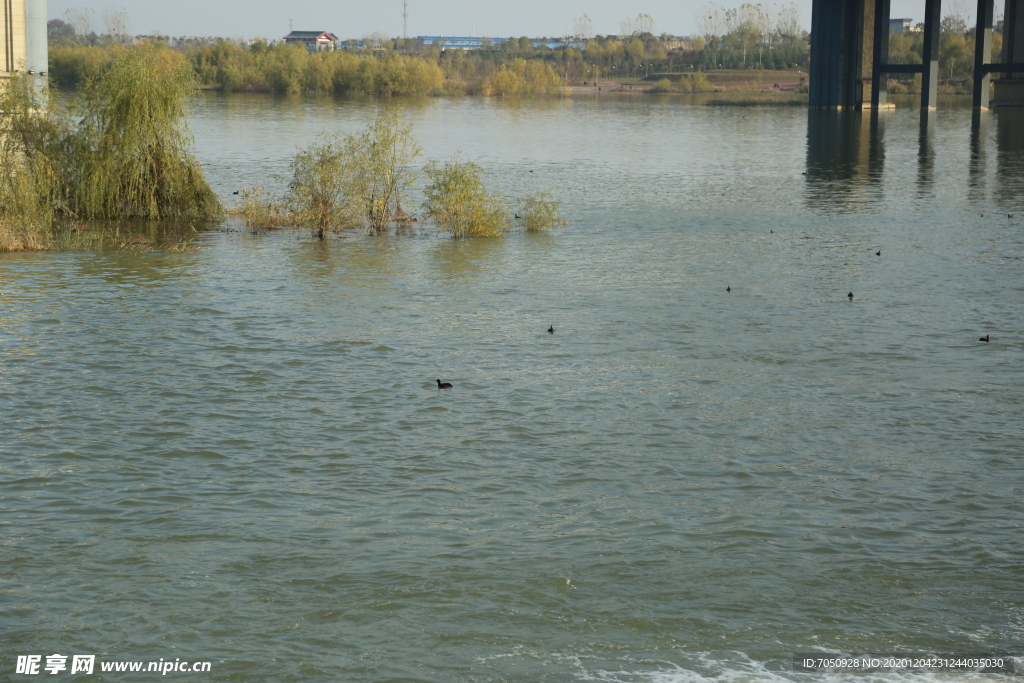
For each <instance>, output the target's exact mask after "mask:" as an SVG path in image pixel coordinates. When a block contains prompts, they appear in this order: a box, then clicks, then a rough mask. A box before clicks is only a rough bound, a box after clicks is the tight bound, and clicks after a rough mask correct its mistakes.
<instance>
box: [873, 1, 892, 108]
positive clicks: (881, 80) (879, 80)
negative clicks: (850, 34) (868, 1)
mask: <svg viewBox="0 0 1024 683" xmlns="http://www.w3.org/2000/svg"><path fill="white" fill-rule="evenodd" d="M890 1H891V0H875V16H874V20H875V37H874V46H873V47H874V50H873V56H872V60H871V66H872V69H871V108H872V109H879V108H881V107H884V106H885V105H886V96H887V95H888V90H887V87H888V78H889V77H888V75H887V74H885V73H883V72H882V65H883V64H885V63H887V62H888V61H889V16H890V10H889V6H890Z"/></svg>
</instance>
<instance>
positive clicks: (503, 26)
mask: <svg viewBox="0 0 1024 683" xmlns="http://www.w3.org/2000/svg"><path fill="white" fill-rule="evenodd" d="M407 2H408V32H409V36H410V37H414V36H418V35H446V36H452V35H461V36H468V35H475V36H524V35H525V36H531V37H539V36H561V35H566V34H568V33H572V32H573V26H574V20H575V19H576V18H577V17H580V16H582V15H583V14H587V15H588V16H589V17H590V19H591V22H592V25H593V29H594V33H595V34H599V35H608V34H618V33H620V30H619V24H620V22H621V21H622V20H623V19H625V18H626V17H635V16H636V15H637V14H639V13H641V12H642V13H645V14H649V15H651V16H652V17H653V18H654V21H655V27H656V29H655V33H659V34H660V33H663V32H664V33H670V34H673V35H684V36H685V35H690V34H696V33H697V22H696V17H697V15H698V13H699V12H700V10H701V8H702V7H703V6H705V5H707V4H708V0H631V1H630V2H628V3H626V2H621V1H615V0H517V1H515V2H508V1H503V2H494V1H492V0H407ZM741 2H742V0H720V1H719V2H717V3H714V4H717V5H719V6H721V7H726V8H728V7H735V6H738V5H739V4H740V3H741ZM961 2H962V4H963V5H964V6H966V7H967V9H968V15H971V14H972V13H971V12H970V11H969V10H970V6H971V5H975V4H976V3H974V2H973V1H972V2H965V1H964V0H961ZM765 4H773V5H775V6H779V5H781V4H790V3H779V2H775V3H765ZM792 4H794V5H796V7H797V8H798V10H799V12H800V21H801V23H802V24H803V26H804V28H807V29H809V28H810V24H811V0H796V1H795V2H793V3H792ZM943 4H944V5H945V6H947V7H948V6H949V5H950V3H949V1H948V0H947V2H945V3H943ZM996 4H997V6H1001V5H1002V3H1001V2H997V3H996ZM68 9H91V10H93V12H94V13H95V17H96V19H95V23H94V27H95V29H96V30H97V32H103V28H104V19H103V17H104V13H105V12H110V11H119V10H123V11H124V12H125V13H126V15H127V29H128V32H129V33H130V34H133V35H138V34H151V33H154V32H159V33H162V34H164V35H169V36H220V37H225V38H254V37H257V36H262V37H266V38H270V39H275V38H280V37H283V36H284V35H285V34H287V33H288V30H289V28H288V27H289V22H291V23H290V25H291V26H292V27H293V28H294V29H296V30H309V31H313V30H324V31H331V32H332V33H334V34H335V35H337V36H338V37H339V38H343V39H344V38H362V37H365V36H368V35H370V34H373V33H375V32H382V33H384V34H386V35H388V36H391V37H402V32H403V26H402V0H361V1H359V2H356V1H354V0H294V1H292V2H287V1H286V2H282V1H281V0H246V1H244V2H243V1H241V0H174V1H173V2H166V1H165V0H162V1H159V2H158V1H157V0H115V1H114V2H110V3H102V4H100V3H89V2H83V0H49V2H48V6H47V10H48V14H49V18H50V19H64V18H65V12H66V10H68ZM923 15H924V0H892V16H893V17H894V18H896V17H910V18H912V19H914V20H915V21H920V20H921V18H922V17H923ZM968 18H969V19H970V20H973V16H969V17H968Z"/></svg>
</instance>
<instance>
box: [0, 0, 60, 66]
mask: <svg viewBox="0 0 1024 683" xmlns="http://www.w3.org/2000/svg"><path fill="white" fill-rule="evenodd" d="M47 58H48V54H47V49H46V0H0V78H9V77H11V76H14V75H16V74H20V73H28V74H31V75H33V76H46V71H47V69H48V68H49V67H48V66H47V63H46V62H47Z"/></svg>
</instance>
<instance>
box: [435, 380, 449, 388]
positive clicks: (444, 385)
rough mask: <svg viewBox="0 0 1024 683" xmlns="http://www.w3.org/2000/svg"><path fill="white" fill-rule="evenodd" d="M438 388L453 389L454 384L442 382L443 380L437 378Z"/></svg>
mask: <svg viewBox="0 0 1024 683" xmlns="http://www.w3.org/2000/svg"><path fill="white" fill-rule="evenodd" d="M437 388H438V389H451V388H452V385H451V382H442V381H441V380H437Z"/></svg>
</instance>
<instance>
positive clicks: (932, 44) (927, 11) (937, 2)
mask: <svg viewBox="0 0 1024 683" xmlns="http://www.w3.org/2000/svg"><path fill="white" fill-rule="evenodd" d="M941 23H942V0H925V5H924V49H923V53H924V54H923V55H922V56H923V60H922V62H923V63H922V64H921V109H922V110H924V111H928V110H929V109H935V104H936V102H937V101H938V94H939V28H940V26H941Z"/></svg>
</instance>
